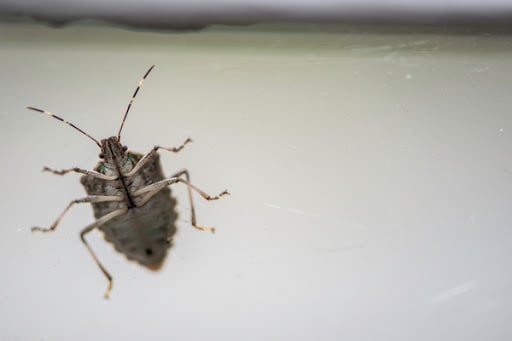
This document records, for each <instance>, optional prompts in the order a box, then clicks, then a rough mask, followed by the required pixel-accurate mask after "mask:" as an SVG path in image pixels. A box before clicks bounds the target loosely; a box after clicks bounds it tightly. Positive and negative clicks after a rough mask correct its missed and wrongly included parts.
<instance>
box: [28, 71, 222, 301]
mask: <svg viewBox="0 0 512 341" xmlns="http://www.w3.org/2000/svg"><path fill="white" fill-rule="evenodd" d="M153 67H154V65H153V66H151V67H150V68H149V70H148V71H147V72H146V74H145V75H144V77H142V79H141V81H140V82H139V85H138V86H137V89H136V90H135V92H134V93H133V95H132V98H131V99H130V103H129V104H128V108H127V109H126V113H125V115H124V118H123V121H122V123H121V127H120V128H119V132H118V133H117V136H111V137H109V138H106V139H103V140H101V142H99V141H98V140H96V139H95V138H93V137H92V136H90V135H89V134H87V133H86V132H84V131H83V130H81V129H80V128H78V127H77V126H75V125H74V124H73V123H71V122H68V121H66V120H64V119H62V118H60V117H59V116H56V115H54V114H52V113H50V112H48V111H45V110H41V109H37V108H34V107H28V109H30V110H34V111H38V112H41V113H43V114H47V115H48V116H51V117H53V118H56V119H58V120H60V121H62V122H64V123H66V124H67V125H69V126H71V127H73V128H74V129H76V130H78V131H79V132H80V133H82V134H84V135H85V136H87V137H88V138H90V139H91V140H93V141H94V142H96V144H97V145H98V146H99V147H100V149H101V153H100V161H99V163H98V164H97V165H96V167H95V168H94V170H93V171H90V170H85V169H80V168H77V167H74V168H69V169H63V170H53V169H50V168H48V167H45V168H44V169H43V170H44V171H49V172H52V173H54V174H58V175H64V174H67V173H69V172H76V173H81V174H84V175H83V176H82V177H81V179H80V181H81V183H82V185H83V186H84V187H85V191H86V192H87V196H86V197H84V198H80V199H76V200H72V201H71V202H70V203H69V204H68V206H66V208H65V209H64V211H62V213H61V214H60V215H59V217H58V218H57V219H56V220H55V222H54V223H53V224H52V225H50V226H49V227H47V228H42V227H33V228H32V231H43V232H48V231H53V230H54V229H55V228H56V227H57V225H58V224H59V222H60V220H61V219H62V217H63V216H64V214H65V213H66V212H67V211H68V210H69V209H70V208H71V206H73V205H74V204H78V203H91V204H92V207H93V210H94V217H95V218H96V219H97V220H96V221H95V222H93V223H92V224H90V225H88V226H86V227H85V228H84V229H83V230H82V231H81V232H80V237H81V239H82V241H83V243H84V244H85V246H86V247H87V249H88V250H89V252H90V253H91V255H92V257H93V258H94V261H95V262H96V264H98V266H99V267H100V269H101V271H102V272H103V274H104V275H105V276H106V277H107V279H108V288H107V291H106V292H105V298H108V296H109V293H110V291H111V290H112V276H111V275H110V274H109V273H108V271H107V270H106V269H105V267H104V266H103V265H102V264H101V263H100V261H99V260H98V258H97V257H96V255H95V253H94V251H93V250H92V249H91V247H90V246H89V244H88V243H87V241H86V240H85V235H86V234H87V233H88V232H90V231H92V230H93V229H95V228H99V229H100V230H101V231H103V232H104V235H105V239H106V240H107V241H109V242H111V243H112V244H114V247H115V248H116V250H117V251H119V252H121V253H124V254H125V255H126V257H127V258H128V259H131V260H135V261H137V262H138V263H139V264H141V265H143V266H145V267H147V268H148V269H151V270H158V269H159V268H160V266H161V265H162V263H163V261H164V259H165V256H166V254H167V250H168V248H170V247H171V245H172V238H173V236H174V234H175V232H176V226H175V221H176V218H177V214H176V212H175V211H174V208H175V206H176V201H175V199H174V198H173V197H171V195H170V193H171V191H170V189H169V188H168V186H169V185H172V184H175V183H178V182H181V183H183V184H185V185H186V186H187V189H188V198H189V204H190V212H191V223H192V226H194V227H195V228H197V229H199V230H208V231H211V232H214V231H215V229H214V228H213V227H207V226H200V225H198V224H196V216H195V210H194V204H193V202H192V190H194V191H196V192H197V193H199V195H201V196H202V197H203V198H205V199H206V200H216V199H218V198H220V197H221V196H223V195H226V194H229V193H228V192H227V191H223V192H222V193H220V194H219V195H217V196H209V195H208V194H206V193H205V192H203V191H202V190H200V189H199V188H197V187H195V186H194V185H192V184H191V183H190V176H189V174H188V171H187V170H182V171H180V172H178V173H176V174H174V175H173V176H171V177H169V178H166V177H164V175H163V172H162V168H161V166H160V161H159V155H158V153H157V151H158V149H164V150H167V151H170V152H173V153H177V152H179V151H180V150H181V149H182V148H183V147H184V146H185V145H186V144H187V143H189V142H192V140H191V139H187V140H186V141H185V142H183V144H182V145H180V146H179V147H176V148H167V147H161V146H155V147H153V149H151V151H150V152H149V153H147V154H146V155H142V154H139V153H134V152H131V151H128V150H127V148H126V146H123V145H122V144H121V130H122V129H123V125H124V122H125V120H126V117H127V116H128V112H129V110H130V107H131V106H132V103H133V100H134V99H135V96H136V95H137V93H138V92H139V89H140V87H141V85H142V83H143V82H144V80H145V79H146V77H147V76H148V74H149V73H150V72H151V70H153Z"/></svg>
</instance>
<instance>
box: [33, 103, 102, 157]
mask: <svg viewBox="0 0 512 341" xmlns="http://www.w3.org/2000/svg"><path fill="white" fill-rule="evenodd" d="M27 109H30V110H34V111H37V112H40V113H42V114H46V115H48V116H50V117H53V118H55V119H57V120H59V121H61V122H64V123H66V124H67V125H68V126H71V127H73V128H75V129H76V130H78V131H79V132H81V133H82V134H84V135H85V136H87V137H88V138H90V139H91V140H93V141H94V142H96V144H97V145H98V147H100V148H101V143H99V142H98V140H96V139H95V138H94V137H92V136H91V135H89V134H87V133H86V132H85V131H83V130H82V129H80V128H78V127H77V126H76V125H74V124H73V123H71V122H69V121H66V120H65V119H63V118H62V117H59V116H57V115H55V114H52V113H51V112H49V111H46V110H42V109H38V108H34V107H27Z"/></svg>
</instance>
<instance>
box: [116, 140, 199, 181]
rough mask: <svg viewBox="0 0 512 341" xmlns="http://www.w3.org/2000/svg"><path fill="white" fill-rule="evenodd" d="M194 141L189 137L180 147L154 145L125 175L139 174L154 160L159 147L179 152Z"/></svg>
mask: <svg viewBox="0 0 512 341" xmlns="http://www.w3.org/2000/svg"><path fill="white" fill-rule="evenodd" d="M190 142H192V139H191V138H190V137H189V138H187V139H186V140H185V141H184V142H183V143H182V144H181V145H180V146H179V147H162V146H154V147H153V149H151V150H150V151H149V153H147V154H146V155H144V156H143V157H142V159H140V160H139V162H138V163H137V164H136V165H135V167H134V168H133V169H132V170H131V171H130V172H128V173H126V174H125V176H132V175H134V174H137V172H138V171H139V170H140V169H141V168H142V167H144V166H145V165H146V164H147V163H148V162H149V161H150V160H152V158H153V156H155V154H156V153H157V152H158V149H163V150H167V151H169V152H173V153H178V152H179V151H180V150H182V149H183V147H185V145H186V144H187V143H190Z"/></svg>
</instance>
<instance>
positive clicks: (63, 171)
mask: <svg viewBox="0 0 512 341" xmlns="http://www.w3.org/2000/svg"><path fill="white" fill-rule="evenodd" d="M43 172H51V173H53V174H57V175H66V174H67V173H69V172H75V173H80V174H85V175H91V176H93V177H95V178H98V179H102V180H116V179H117V176H115V175H105V174H101V173H99V172H96V171H91V170H87V169H81V168H78V167H72V168H67V169H61V170H55V169H52V168H50V167H44V168H43Z"/></svg>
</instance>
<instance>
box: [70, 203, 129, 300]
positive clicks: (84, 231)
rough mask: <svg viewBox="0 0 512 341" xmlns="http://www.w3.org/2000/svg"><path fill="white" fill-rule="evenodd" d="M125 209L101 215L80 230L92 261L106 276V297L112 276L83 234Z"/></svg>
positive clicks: (125, 209)
mask: <svg viewBox="0 0 512 341" xmlns="http://www.w3.org/2000/svg"><path fill="white" fill-rule="evenodd" d="M127 210H128V209H127V208H122V209H119V210H116V211H113V212H110V213H108V214H106V215H104V216H103V217H101V218H100V219H98V220H96V221H95V222H94V223H92V224H90V225H88V226H86V227H85V228H84V229H83V230H82V231H80V239H81V240H82V242H83V243H84V244H85V247H86V248H87V250H88V251H89V253H90V254H91V256H92V258H93V259H94V261H95V262H96V264H97V265H98V267H99V268H100V270H101V272H103V274H104V275H105V277H107V280H108V287H107V291H105V295H104V297H105V298H108V296H109V294H110V291H111V290H112V276H111V275H110V273H109V272H108V271H107V269H105V267H104V266H103V264H101V262H100V261H99V259H98V257H97V256H96V254H95V253H94V251H93V250H92V248H91V247H90V246H89V243H87V240H86V239H85V235H86V234H87V233H89V232H91V231H92V230H94V229H95V228H97V227H98V226H100V225H102V224H105V223H106V222H108V221H109V220H112V219H114V218H115V217H117V216H120V215H122V214H125V213H126V211H127Z"/></svg>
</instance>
